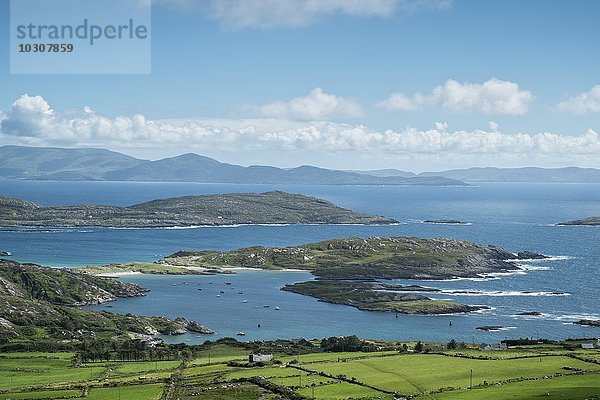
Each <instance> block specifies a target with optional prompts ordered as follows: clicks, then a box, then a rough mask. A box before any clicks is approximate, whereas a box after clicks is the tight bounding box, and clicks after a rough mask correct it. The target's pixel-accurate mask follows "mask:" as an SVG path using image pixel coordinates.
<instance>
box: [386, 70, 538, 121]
mask: <svg viewBox="0 0 600 400" xmlns="http://www.w3.org/2000/svg"><path fill="white" fill-rule="evenodd" d="M533 98H534V97H533V95H532V94H531V92H529V91H527V90H522V89H520V88H519V85H518V84H516V83H514V82H509V81H502V80H499V79H496V78H492V79H490V80H487V81H485V82H483V83H460V82H457V81H455V80H453V79H449V80H447V81H446V82H445V83H444V84H443V85H439V86H436V87H435V88H434V89H433V90H432V92H431V93H430V94H422V93H415V94H414V95H412V96H408V95H406V94H405V93H402V92H397V93H393V94H391V95H390V96H389V97H388V98H387V99H386V100H384V101H382V102H380V103H378V104H377V105H378V106H379V107H383V108H385V109H387V110H390V111H419V110H423V109H425V108H429V107H435V106H438V107H441V108H442V109H444V110H445V111H449V112H482V113H485V114H507V115H521V114H525V113H526V112H527V111H528V109H529V105H530V104H531V102H532V101H533Z"/></svg>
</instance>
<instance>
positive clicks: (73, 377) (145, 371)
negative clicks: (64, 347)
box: [0, 343, 600, 400]
mask: <svg viewBox="0 0 600 400" xmlns="http://www.w3.org/2000/svg"><path fill="white" fill-rule="evenodd" d="M445 353H446V354H447V355H443V354H417V353H412V352H409V353H398V352H397V351H379V352H355V353H353V352H343V353H312V354H304V355H295V356H282V357H277V355H276V357H275V360H276V362H275V363H274V364H272V365H266V366H255V365H248V364H245V361H246V359H247V355H248V350H246V349H244V348H243V347H241V346H235V345H230V344H223V343H220V344H212V345H210V346H207V347H205V348H204V349H202V350H197V351H196V353H195V354H194V356H193V357H190V358H188V359H187V360H170V361H140V362H133V361H132V362H109V363H107V362H96V363H87V364H83V365H81V366H76V365H75V364H74V363H73V360H74V354H72V353H3V354H0V400H9V399H15V400H16V399H56V400H58V399H64V398H85V399H88V400H118V399H123V400H126V399H132V400H175V399H180V400H192V399H205V400H208V399H213V400H221V399H223V400H224V399H240V400H258V399H263V400H275V399H301V398H306V399H310V398H312V397H313V394H314V397H315V398H316V399H323V400H345V399H349V398H353V399H362V400H374V399H380V400H392V399H393V397H394V393H397V394H399V395H410V396H415V397H416V398H426V399H448V400H450V399H456V400H458V399H466V400H469V399H474V400H475V399H522V400H525V399H535V398H550V399H574V400H577V399H581V400H583V399H600V364H598V363H597V362H594V361H596V360H597V359H598V354H600V353H599V352H598V351H597V350H581V349H576V350H570V349H568V348H564V347H561V346H545V347H543V348H542V347H536V346H530V347H521V348H514V349H510V350H508V351H487V352H486V351H479V350H476V349H473V348H470V349H461V350H450V351H446V352H445ZM567 354H570V355H571V357H569V356H567ZM209 355H210V364H209ZM231 361H233V362H234V363H233V364H228V363H230V362H231ZM471 370H472V371H473V388H472V389H469V385H470V376H471ZM258 377H260V378H258ZM84 394H85V395H86V396H84Z"/></svg>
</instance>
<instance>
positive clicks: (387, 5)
mask: <svg viewBox="0 0 600 400" xmlns="http://www.w3.org/2000/svg"><path fill="white" fill-rule="evenodd" d="M154 3H155V4H161V5H166V6H169V7H171V8H175V9H177V10H180V11H183V12H197V13H200V14H202V15H205V16H208V17H210V18H212V19H214V20H216V21H218V22H219V24H220V25H221V26H223V27H225V28H227V29H231V30H243V29H247V28H259V29H271V28H279V27H301V26H306V25H309V24H311V23H313V22H315V21H316V20H318V19H319V18H320V17H322V16H326V15H334V14H343V15H352V16H365V17H383V18H385V17H390V16H392V15H394V14H395V13H398V12H403V13H408V12H414V11H416V10H418V9H443V8H448V7H450V6H451V4H452V0H209V1H197V0H154Z"/></svg>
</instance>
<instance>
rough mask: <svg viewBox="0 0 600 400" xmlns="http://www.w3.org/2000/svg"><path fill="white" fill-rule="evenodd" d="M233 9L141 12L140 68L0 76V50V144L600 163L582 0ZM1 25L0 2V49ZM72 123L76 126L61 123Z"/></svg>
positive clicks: (416, 162)
mask: <svg viewBox="0 0 600 400" xmlns="http://www.w3.org/2000/svg"><path fill="white" fill-rule="evenodd" d="M248 2H249V3H254V4H251V7H249V8H245V5H244V1H242V0H222V1H216V0H214V1H212V0H205V1H201V2H192V1H191V0H159V1H157V2H155V4H153V6H152V73H151V74H149V75H11V74H9V62H8V58H7V57H3V58H2V62H1V63H0V110H3V111H2V112H0V120H2V119H3V120H4V121H5V123H4V124H5V126H13V127H14V126H21V127H22V130H23V131H21V132H15V131H14V130H11V132H6V129H2V128H1V125H0V145H2V144H29V145H52V146H65V147H70V146H94V147H108V148H111V149H115V150H119V151H123V152H125V153H128V154H133V155H136V156H142V157H148V158H161V157H165V156H172V155H175V154H179V153H182V152H186V151H194V152H197V153H202V154H206V155H209V156H213V157H215V158H217V159H220V160H222V161H228V162H235V163H241V164H275V165H280V166H285V167H289V166H295V165H299V164H316V165H321V166H324V167H332V168H361V169H366V168H401V169H411V170H431V169H444V168H455V167H468V166H481V165H498V166H523V165H540V166H565V165H580V166H592V167H600V160H599V158H600V157H598V151H600V142H599V141H598V136H597V133H596V132H599V131H600V87H598V88H597V90H595V86H596V85H600V73H599V72H598V71H600V70H599V69H598V65H600V51H599V48H598V46H599V45H598V38H599V37H600V27H599V24H598V23H597V16H598V15H600V2H598V1H584V0H579V1H573V2H565V1H543V2H542V1H534V0H531V1H475V0H471V1H468V0H454V1H448V0H441V1H435V0H404V1H400V0H398V1H395V0H364V1H362V2H361V1H358V0H357V1H355V2H344V1H340V0H322V1H320V2H316V3H315V2H314V1H311V0H308V1H307V2H296V1H292V0H290V1H283V0H281V1H277V0H267V1H264V0H263V1H258V0H248V1H247V2H246V4H247V3H248ZM267 3H270V4H267ZM350 3H353V4H359V5H358V6H356V7H355V8H351V6H349V4H350ZM310 4H312V5H310ZM315 4H316V5H315ZM8 23H9V7H8V2H6V1H4V2H0V34H1V36H2V38H3V40H1V41H0V52H1V53H2V54H8V52H9V50H8V38H9V28H8ZM417 93H420V95H415V94H417ZM25 94H27V95H28V96H27V97H23V96H24V95H25ZM394 94H396V95H395V97H394V96H393V95H394ZM34 96H41V98H42V99H41V100H40V98H36V97H34ZM390 96H392V97H390ZM84 107H86V108H85V111H84ZM23 110H25V111H26V112H25V111H23ZM21 120H23V121H21ZM30 120H32V121H33V122H31V123H30ZM74 120H76V121H77V124H75V125H78V126H82V125H84V126H85V129H83V130H82V131H76V132H71V131H69V129H74V128H72V126H73V125H74V124H73V121H74ZM6 121H9V122H11V123H6ZM14 121H16V122H18V123H21V122H22V124H21V125H19V124H15V123H12V122H14ZM98 121H100V122H98ZM99 125H101V126H102V127H103V128H102V129H99V128H98V126H99ZM65 131H69V132H67V133H65Z"/></svg>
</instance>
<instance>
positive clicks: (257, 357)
mask: <svg viewBox="0 0 600 400" xmlns="http://www.w3.org/2000/svg"><path fill="white" fill-rule="evenodd" d="M248 361H250V362H267V361H273V354H250V355H249V356H248Z"/></svg>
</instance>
